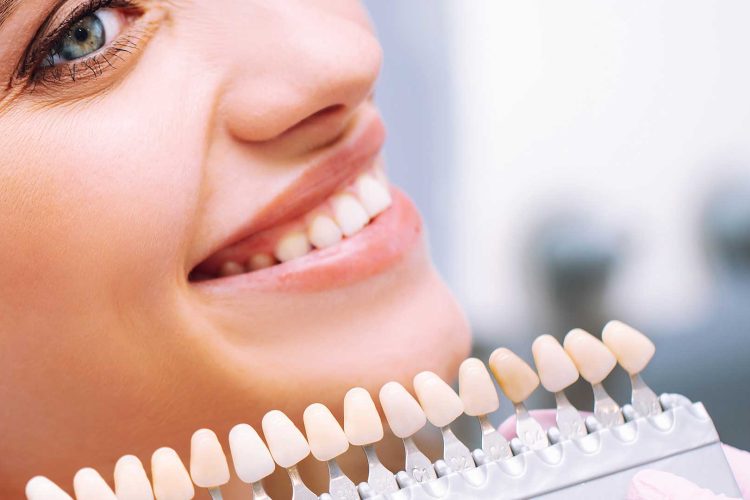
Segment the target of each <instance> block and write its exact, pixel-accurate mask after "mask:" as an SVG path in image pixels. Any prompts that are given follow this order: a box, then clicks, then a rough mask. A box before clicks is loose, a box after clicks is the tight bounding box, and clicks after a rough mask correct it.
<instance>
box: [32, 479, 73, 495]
mask: <svg viewBox="0 0 750 500" xmlns="http://www.w3.org/2000/svg"><path fill="white" fill-rule="evenodd" d="M26 498H27V500H73V498H72V497H71V496H70V495H68V494H67V493H65V491H63V489H62V488H60V487H59V486H58V485H56V484H55V483H53V482H52V481H50V480H49V479H47V478H46V477H44V476H36V477H32V478H31V479H30V480H29V482H28V483H26Z"/></svg>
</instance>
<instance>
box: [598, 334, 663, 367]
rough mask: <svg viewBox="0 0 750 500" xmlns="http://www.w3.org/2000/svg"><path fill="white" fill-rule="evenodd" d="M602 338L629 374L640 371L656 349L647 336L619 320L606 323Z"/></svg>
mask: <svg viewBox="0 0 750 500" xmlns="http://www.w3.org/2000/svg"><path fill="white" fill-rule="evenodd" d="M602 340H603V341H604V345H606V346H607V347H608V348H609V350H610V351H612V353H613V354H614V355H615V357H616V358H617V361H618V362H619V363H620V366H622V367H623V368H624V369H625V371H626V372H628V373H629V374H630V375H636V374H638V373H641V372H642V371H643V370H644V368H646V365H648V362H649V361H651V358H652V357H653V356H654V352H655V351H656V347H655V346H654V343H653V342H651V340H649V339H648V337H646V336H645V335H643V334H642V333H641V332H639V331H638V330H636V329H635V328H633V327H631V326H628V325H626V324H625V323H622V322H621V321H610V322H609V323H607V324H606V326H605V327H604V330H603V331H602Z"/></svg>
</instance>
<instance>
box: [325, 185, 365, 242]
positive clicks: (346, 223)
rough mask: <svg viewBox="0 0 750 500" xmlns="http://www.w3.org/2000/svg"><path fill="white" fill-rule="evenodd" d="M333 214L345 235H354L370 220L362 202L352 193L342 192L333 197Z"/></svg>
mask: <svg viewBox="0 0 750 500" xmlns="http://www.w3.org/2000/svg"><path fill="white" fill-rule="evenodd" d="M331 205H332V206H333V216H334V219H335V220H336V223H337V224H338V226H339V227H340V228H341V232H342V233H344V235H345V236H354V235H355V234H357V233H358V232H359V231H361V230H362V228H363V227H365V226H366V225H367V223H368V222H370V216H369V215H367V212H366V211H365V209H364V207H363V206H362V204H361V203H360V202H359V200H357V199H356V198H355V197H354V196H352V195H350V194H340V195H337V196H335V197H333V198H332V199H331Z"/></svg>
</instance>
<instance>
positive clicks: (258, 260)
mask: <svg viewBox="0 0 750 500" xmlns="http://www.w3.org/2000/svg"><path fill="white" fill-rule="evenodd" d="M275 263H276V260H275V259H274V258H273V256H271V255H270V254H267V253H256V254H255V255H253V256H252V257H250V259H249V260H248V261H247V267H248V269H250V270H251V271H260V270H261V269H266V268H267V267H271V266H273V265H274V264H275Z"/></svg>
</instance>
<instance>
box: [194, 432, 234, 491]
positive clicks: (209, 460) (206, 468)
mask: <svg viewBox="0 0 750 500" xmlns="http://www.w3.org/2000/svg"><path fill="white" fill-rule="evenodd" d="M190 477H192V478H193V483H194V484H195V485H196V486H198V487H200V488H207V489H208V492H209V494H210V495H211V498H212V499H213V500H222V495H221V489H220V488H221V487H222V486H224V485H225V484H227V483H228V482H229V464H228V463H227V457H226V455H225V454H224V450H223V449H221V443H219V438H218V437H216V434H215V433H214V431H212V430H209V429H201V430H199V431H196V432H195V433H194V434H193V438H192V439H191V440H190Z"/></svg>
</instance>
